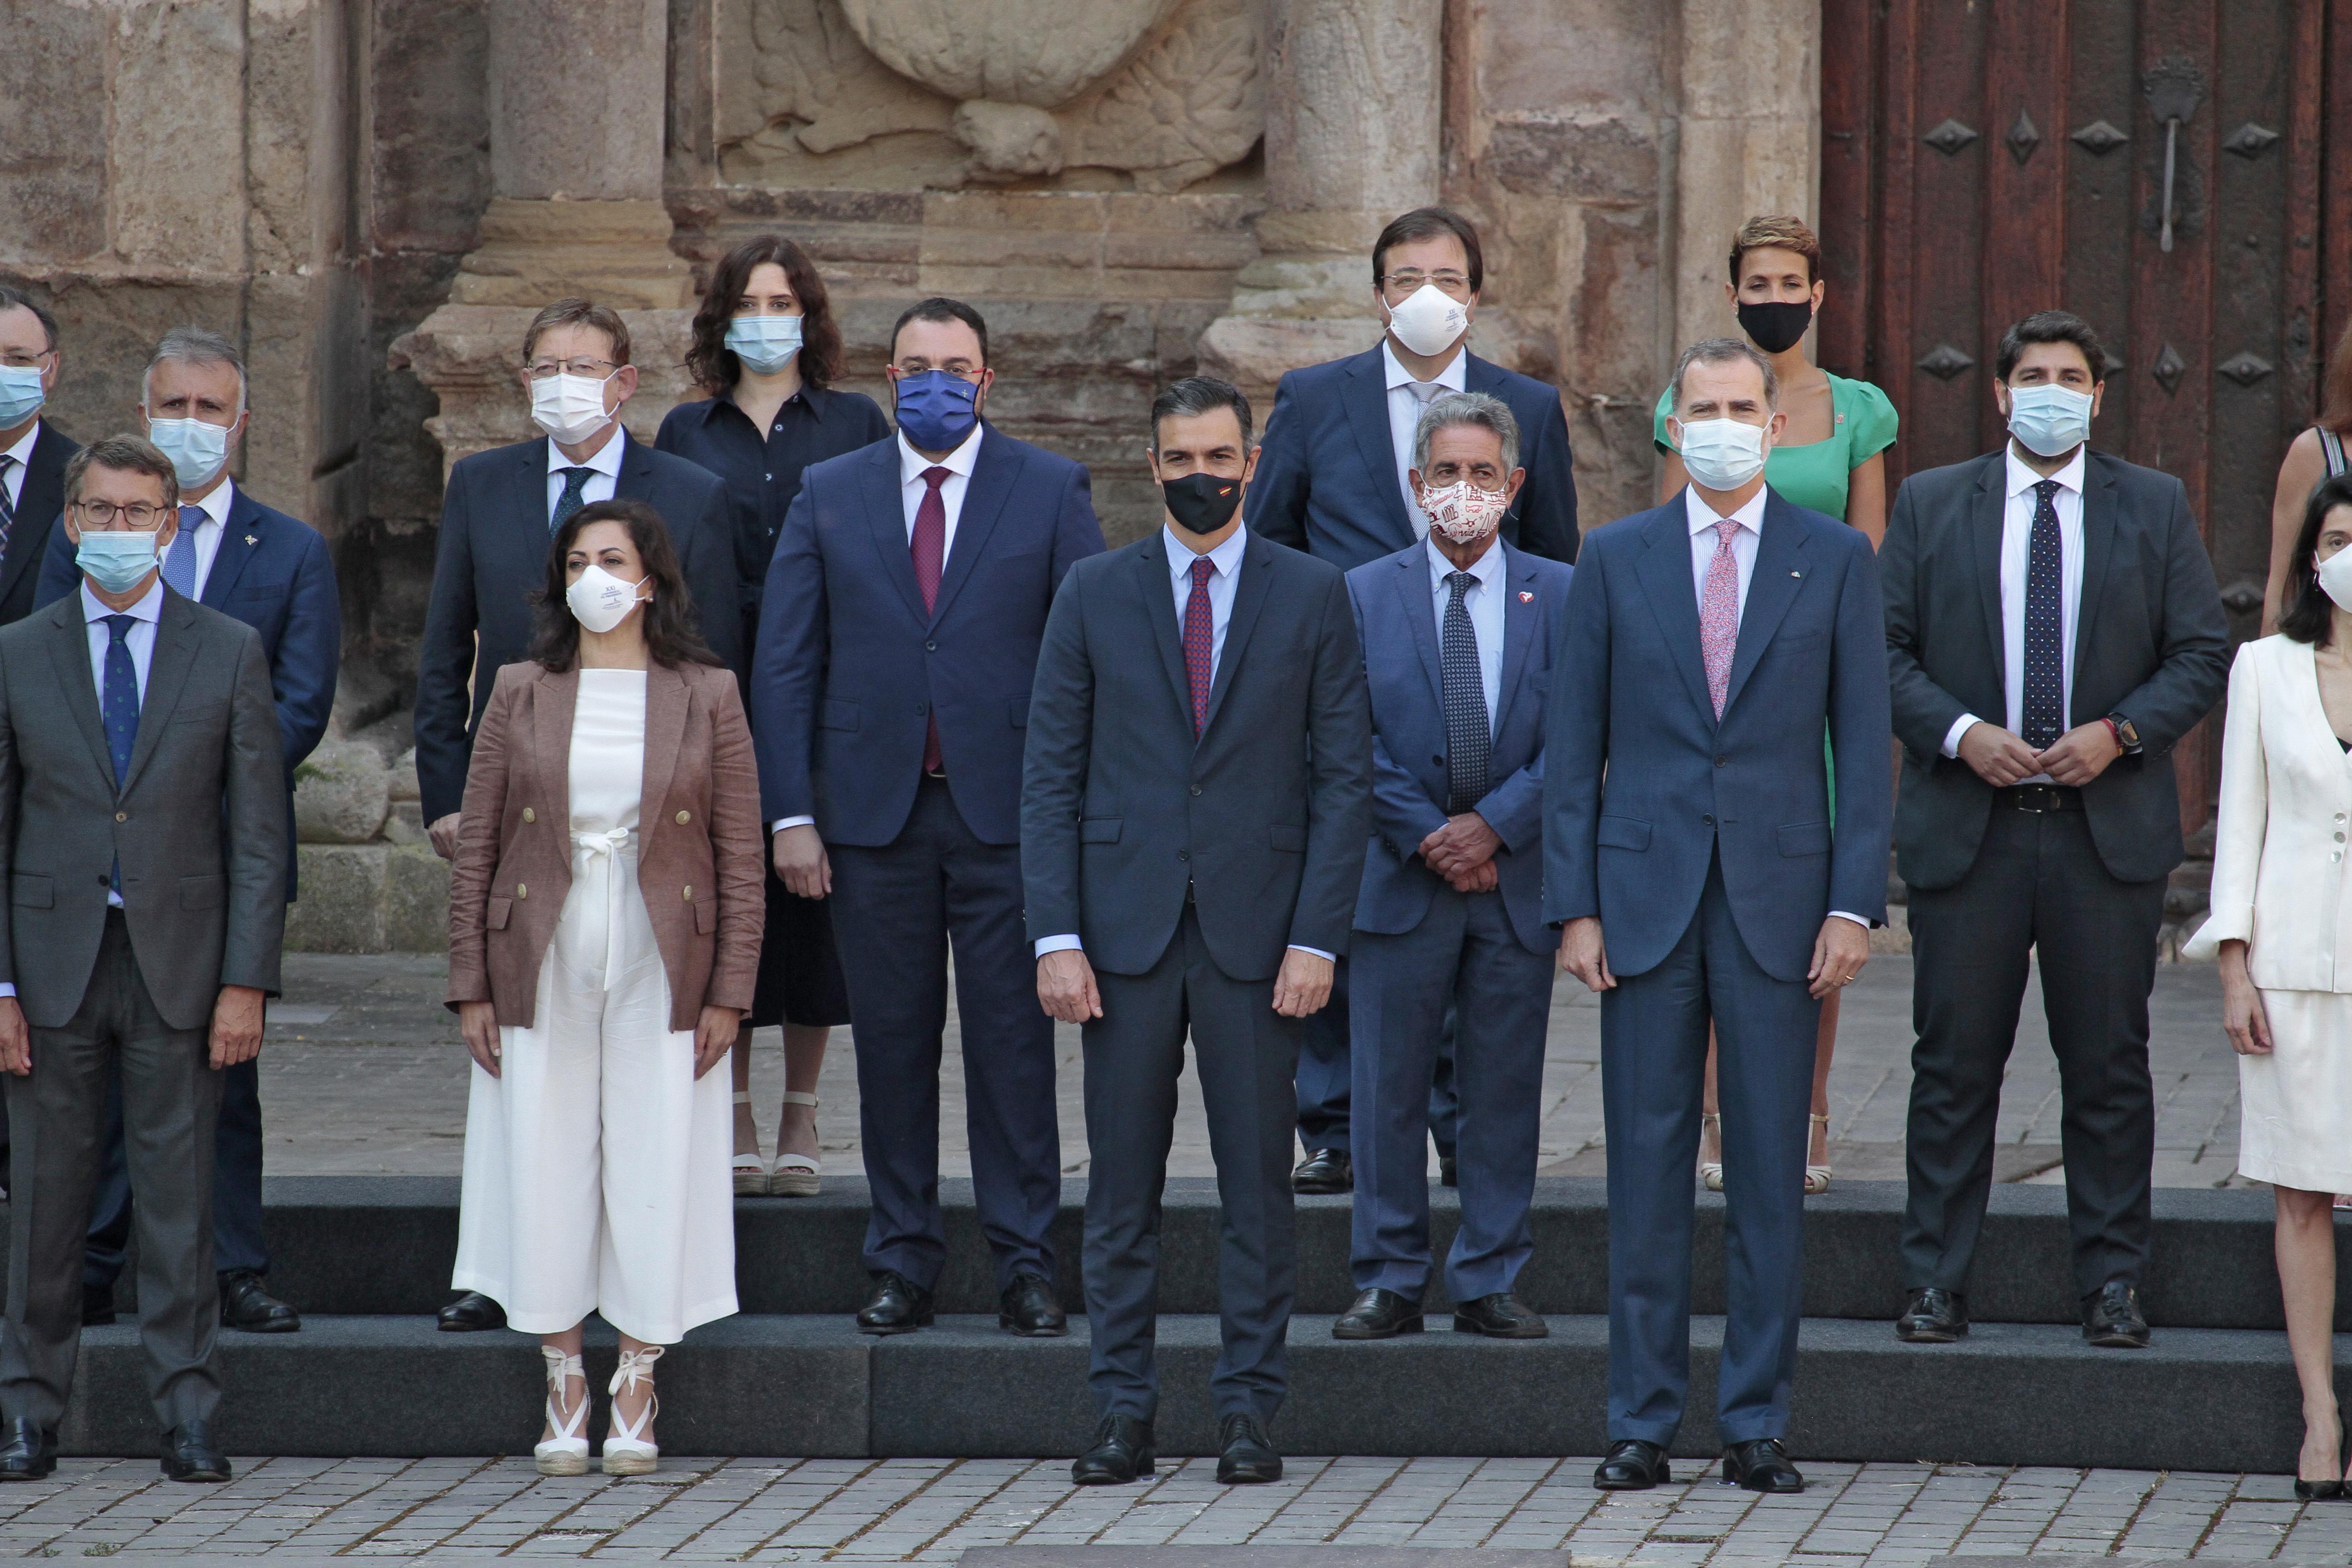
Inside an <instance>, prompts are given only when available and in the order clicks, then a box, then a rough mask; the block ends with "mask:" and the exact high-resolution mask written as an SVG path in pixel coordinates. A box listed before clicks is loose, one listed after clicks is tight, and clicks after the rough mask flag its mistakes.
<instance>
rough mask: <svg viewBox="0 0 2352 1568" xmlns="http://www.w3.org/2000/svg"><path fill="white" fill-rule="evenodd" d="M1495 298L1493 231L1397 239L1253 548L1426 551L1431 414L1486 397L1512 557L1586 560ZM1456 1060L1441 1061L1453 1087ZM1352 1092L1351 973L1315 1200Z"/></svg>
mask: <svg viewBox="0 0 2352 1568" xmlns="http://www.w3.org/2000/svg"><path fill="white" fill-rule="evenodd" d="M1485 282H1486V259H1485V257H1484V255H1483V253H1482V252H1481V250H1480V248H1479V245H1478V231H1477V230H1476V229H1475V228H1474V227H1472V226H1471V225H1470V223H1469V221H1468V220H1467V219H1465V218H1464V217H1462V216H1460V215H1458V214H1456V213H1453V212H1449V211H1447V210H1446V209H1444V207H1421V208H1417V209H1416V210H1414V211H1412V212H1409V213H1406V214H1405V215H1404V216H1402V217H1400V218H1397V219H1396V220H1395V221H1393V222H1392V223H1391V224H1390V225H1389V226H1388V227H1386V228H1385V229H1382V230H1381V236H1380V238H1379V239H1377V240H1376V241H1374V242H1373V245H1372V302H1373V305H1374V306H1375V308H1376V309H1377V310H1379V311H1380V316H1381V322H1382V323H1383V324H1384V325H1385V326H1386V328H1387V331H1386V332H1385V334H1384V335H1383V336H1382V337H1381V342H1379V343H1378V344H1376V345H1375V346H1373V347H1372V348H1370V349H1367V350H1366V351H1365V352H1363V353H1360V354H1354V355H1351V356H1349V358H1347V359H1342V360H1334V361H1332V362H1331V363H1328V364H1318V365H1310V366H1308V367H1307V369H1305V370H1295V371H1292V372H1290V373H1289V374H1287V375H1285V376H1284V377H1283V378H1282V384H1281V385H1280V387H1279V388H1278V389H1277V390H1276V393H1275V398H1274V412H1273V413H1272V414H1271V415H1270V416H1267V419H1266V422H1265V450H1264V452H1263V453H1262V455H1261V456H1260V457H1259V458H1258V469H1257V478H1256V479H1255V481H1254V482H1253V483H1252V484H1251V486H1250V492H1249V526H1250V529H1251V531H1253V532H1255V533H1256V534H1258V535H1259V536H1260V537H1262V538H1265V539H1270V540H1272V541H1274V542H1276V544H1287V545H1289V546H1290V547H1291V548H1292V549H1294V550H1304V551H1306V552H1307V553H1308V554H1310V555H1313V556H1315V557H1317V558H1318V560H1323V561H1328V562H1329V563H1331V564H1333V565H1334V566H1337V567H1338V568H1339V570H1340V571H1342V572H1352V571H1354V570H1355V569H1356V568H1357V567H1359V566H1361V565H1363V564H1364V563H1366V562H1370V561H1377V560H1379V559H1381V557H1383V556H1387V555H1393V554H1395V553H1396V552H1398V551H1400V550H1402V549H1404V548H1405V547H1406V546H1408V545H1411V544H1412V543H1413V542H1416V541H1418V540H1420V539H1421V538H1423V537H1424V536H1425V535H1426V534H1427V533H1428V532H1429V520H1428V518H1427V517H1426V516H1424V515H1423V512H1422V510H1421V509H1420V507H1419V506H1418V505H1416V504H1415V503H1414V500H1413V497H1412V481H1411V479H1410V477H1409V470H1410V469H1411V468H1412V433H1413V427H1414V425H1415V423H1416V422H1417V421H1418V420H1419V418H1420V416H1421V411H1422V409H1423V407H1425V406H1426V405H1428V404H1429V402H1430V400H1431V399H1433V398H1435V397H1441V396H1443V395H1445V394H1446V393H1449V392H1476V393H1483V394H1485V395H1487V396H1490V397H1496V398H1499V399H1501V400H1502V401H1503V402H1504V403H1505V404H1506V405H1508V406H1509V408H1510V410H1511V416H1512V417H1513V418H1514V419H1516V420H1517V422H1518V426H1519V444H1520V460H1521V461H1522V463H1523V464H1524V465H1525V466H1526V468H1527V470H1528V479H1527V482H1526V483H1525V484H1524V485H1522V486H1521V487H1520V488H1519V489H1518V491H1517V494H1515V495H1514V496H1513V497H1512V498H1511V506H1510V510H1508V511H1507V512H1506V513H1505V514H1504V518H1503V523H1502V536H1503V539H1504V541H1505V542H1507V543H1508V544H1510V545H1512V546H1513V547H1515V548H1517V549H1518V550H1521V551H1524V552H1527V553H1528V554H1529V555H1540V556H1544V557H1547V558H1549V559H1550V560H1554V561H1574V560H1575V559H1576V542H1577V533H1576V476H1575V474H1574V473H1573V472H1572V471H1571V468H1570V455H1569V447H1568V416H1567V415H1566V414H1565V412H1563V410H1562V409H1561V406H1560V401H1559V389H1558V388H1556V387H1553V386H1551V385H1549V384H1546V383H1544V382H1540V381H1535V380H1532V379H1530V378H1529V377H1527V376H1524V375H1519V374H1516V373H1514V372H1512V371H1507V370H1505V369H1504V368H1503V367H1502V366H1500V365H1498V364H1494V363H1489V362H1488V361H1486V360H1483V359H1480V358H1479V357H1478V356H1477V355H1476V354H1474V353H1471V352H1470V350H1469V347H1468V341H1469V332H1470V323H1471V322H1472V321H1473V320H1474V319H1475V317H1476V315H1477V313H1478V291H1479V289H1481V288H1482V287H1483V286H1484V284H1485ZM1446 1060H1447V1058H1446V1057H1445V1055H1444V1053H1441V1065H1440V1073H1441V1075H1443V1074H1444V1072H1445V1070H1446V1067H1445V1062H1446ZM1348 1085H1349V1068H1348V966H1347V965H1345V964H1342V965H1340V969H1339V982H1338V984H1337V986H1336V988H1335V990H1334V992H1333V998H1332V1003H1331V1005H1330V1006H1329V1007H1328V1008H1326V1009H1325V1010H1324V1011H1323V1012H1322V1013H1321V1014H1319V1015H1318V1016H1316V1017H1315V1018H1314V1019H1313V1020H1312V1021H1311V1022H1310V1023H1309V1024H1308V1026H1307V1032H1306V1044H1305V1047H1304V1048H1303V1050H1302V1053H1301V1055H1300V1058H1299V1063H1298V1135H1299V1141H1300V1142H1301V1143H1302V1144H1304V1145H1305V1148H1306V1151H1307V1158H1306V1159H1305V1160H1304V1161H1303V1162H1302V1163H1300V1165H1299V1167H1298V1170H1297V1173H1296V1174H1295V1176H1294V1180H1295V1182H1296V1184H1297V1189H1298V1191H1300V1192H1302V1193H1343V1192H1346V1191H1348V1190H1349V1187H1350V1186H1351V1185H1352V1184H1353V1177H1352V1171H1351V1165H1350V1159H1349V1147H1350V1142H1351V1140H1350V1138H1349V1127H1348ZM1443 1098H1444V1097H1443V1096H1441V1099H1443ZM1442 1109H1443V1110H1447V1111H1450V1109H1451V1108H1450V1105H1448V1106H1445V1107H1443V1108H1442ZM1447 1119H1448V1118H1445V1117H1441V1121H1444V1120H1447ZM1440 1132H1441V1136H1440V1142H1439V1152H1440V1153H1441V1154H1442V1155H1446V1156H1448V1157H1449V1159H1450V1155H1451V1148H1450V1139H1449V1138H1448V1136H1447V1135H1446V1131H1445V1129H1444V1127H1443V1126H1441V1129H1440Z"/></svg>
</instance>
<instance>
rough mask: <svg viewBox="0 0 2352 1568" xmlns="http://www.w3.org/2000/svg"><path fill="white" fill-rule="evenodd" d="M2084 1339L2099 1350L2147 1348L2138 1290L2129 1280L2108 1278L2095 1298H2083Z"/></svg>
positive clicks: (2141, 1349) (2145, 1323)
mask: <svg viewBox="0 0 2352 1568" xmlns="http://www.w3.org/2000/svg"><path fill="white" fill-rule="evenodd" d="M2083 1339H2084V1342H2086V1343H2089V1344H2095V1345H2097V1346H2098V1347H2099V1348H2100V1349H2102V1350H2117V1351H2144V1350H2146V1349H2147V1319H2146V1318H2144V1317H2142V1316H2141V1315H2140V1310H2139V1290H2138V1289H2137V1287H2136V1286H2134V1285H2132V1284H2131V1283H2130V1281H2128V1280H2124V1279H2110V1280H2108V1281H2107V1282H2106V1284H2105V1286H2104V1287H2102V1288H2101V1289H2100V1290H2099V1292H2098V1293H2097V1294H2096V1295H2093V1296H2085V1297H2084V1298H2083Z"/></svg>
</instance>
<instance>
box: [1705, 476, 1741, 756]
mask: <svg viewBox="0 0 2352 1568" xmlns="http://www.w3.org/2000/svg"><path fill="white" fill-rule="evenodd" d="M1738 532H1739V521H1738V519H1736V518H1729V517H1727V518H1725V519H1724V520H1723V521H1720V522H1718V523H1717V524H1716V525H1715V554H1714V555H1713V556H1712V557H1710V558H1709V559H1708V561H1707V563H1706V595H1704V596H1703V597H1701V598H1700V600H1699V605H1698V647H1699V652H1700V653H1701V654H1703V655H1705V656H1706V694H1707V696H1708V697H1709V698H1710V699H1712V700H1714V703H1715V716H1716V717H1717V719H1720V718H1722V717H1723V704H1724V700H1725V699H1726V698H1727V696H1729V695H1730V691H1731V656H1732V653H1733V652H1734V651H1735V650H1736V649H1737V648H1738V647H1739V560H1738V557H1737V556H1735V555H1733V554H1732V553H1731V542H1732V540H1733V539H1734V538H1736V537H1737V536H1738Z"/></svg>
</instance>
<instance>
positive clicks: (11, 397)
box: [0, 364, 49, 430]
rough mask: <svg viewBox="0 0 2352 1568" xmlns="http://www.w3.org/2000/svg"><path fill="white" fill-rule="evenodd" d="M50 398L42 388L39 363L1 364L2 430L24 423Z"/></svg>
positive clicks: (0, 418)
mask: <svg viewBox="0 0 2352 1568" xmlns="http://www.w3.org/2000/svg"><path fill="white" fill-rule="evenodd" d="M48 400H49V395H48V394H47V392H45V391H43V390H42V389H41V367H40V366H39V365H37V364H0V430H8V429H13V428H15V427H16V426H18V425H22V424H23V423H24V422H25V421H26V420H27V419H30V418H31V417H32V416H34V415H35V414H37V413H38V412H40V407H41V405H42V404H44V403H47V401H48Z"/></svg>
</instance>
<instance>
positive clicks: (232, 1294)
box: [220, 1268, 302, 1334]
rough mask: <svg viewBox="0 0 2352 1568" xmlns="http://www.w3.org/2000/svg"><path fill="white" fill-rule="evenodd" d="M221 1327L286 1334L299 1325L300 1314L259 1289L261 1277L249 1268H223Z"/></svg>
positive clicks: (300, 1322) (293, 1330) (250, 1331)
mask: <svg viewBox="0 0 2352 1568" xmlns="http://www.w3.org/2000/svg"><path fill="white" fill-rule="evenodd" d="M220 1304H221V1326H222V1327H223V1328H225V1329H243V1330H244V1331H246V1332H247V1333H248V1334H290V1333H294V1332H296V1331H299V1330H300V1328H301V1327H302V1314H301V1313H299V1312H298V1311H296V1310H294V1309H293V1308H291V1307H289V1306H288V1305H287V1304H286V1303H285V1302H283V1301H281V1300H278V1298H277V1297H275V1296H273V1295H271V1294H270V1293H269V1292H268V1291H267V1290H265V1289H262V1288H261V1276H260V1275H258V1274H256V1273H255V1272H254V1271H253V1270H252V1269H250V1268H225V1269H223V1270H221V1277H220Z"/></svg>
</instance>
